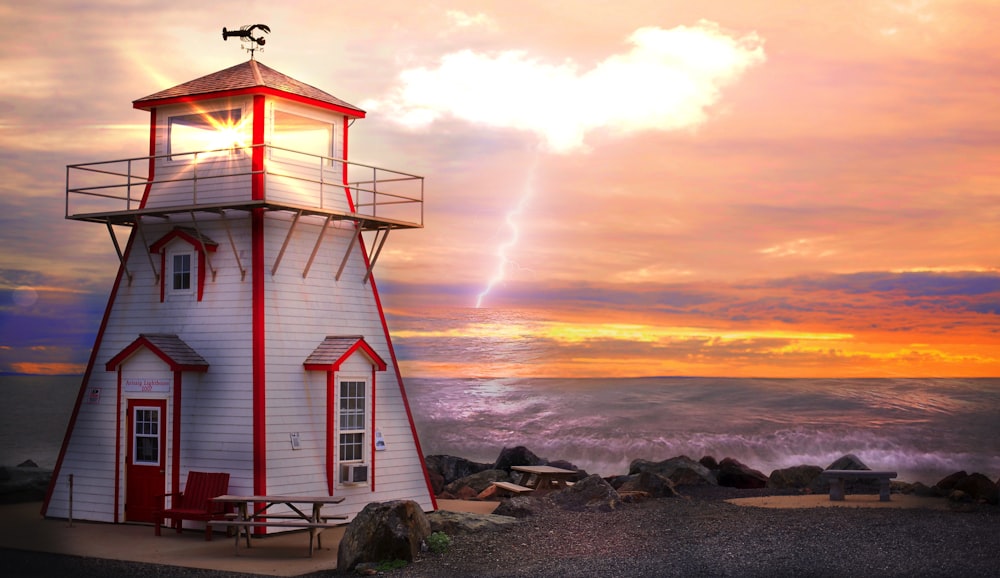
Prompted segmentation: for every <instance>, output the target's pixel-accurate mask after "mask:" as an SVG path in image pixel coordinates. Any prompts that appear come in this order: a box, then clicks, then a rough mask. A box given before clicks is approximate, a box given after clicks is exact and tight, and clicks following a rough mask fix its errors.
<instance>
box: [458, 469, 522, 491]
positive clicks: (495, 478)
mask: <svg viewBox="0 0 1000 578" xmlns="http://www.w3.org/2000/svg"><path fill="white" fill-rule="evenodd" d="M509 481H510V474H509V473H507V472H506V471H504V470H483V471H481V472H478V473H475V474H472V475H470V476H465V477H464V478H461V479H458V480H455V481H454V482H452V483H450V484H448V485H447V486H445V487H444V491H445V492H447V493H449V494H452V495H455V496H460V495H463V494H466V495H472V496H475V495H478V494H479V493H480V492H482V491H483V490H485V489H486V488H488V487H490V485H492V484H493V482H509ZM463 488H469V489H470V490H471V491H470V492H463V491H462V489H463Z"/></svg>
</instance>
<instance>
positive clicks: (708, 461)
mask: <svg viewBox="0 0 1000 578" xmlns="http://www.w3.org/2000/svg"><path fill="white" fill-rule="evenodd" d="M698 463H699V464H701V465H703V466H705V467H706V468H708V469H710V470H717V469H719V462H717V461H716V460H715V458H713V457H712V456H702V458H701V459H700V460H698Z"/></svg>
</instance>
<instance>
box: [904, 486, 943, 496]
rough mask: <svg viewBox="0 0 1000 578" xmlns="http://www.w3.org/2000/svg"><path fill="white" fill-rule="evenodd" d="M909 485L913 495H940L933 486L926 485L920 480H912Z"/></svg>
mask: <svg viewBox="0 0 1000 578" xmlns="http://www.w3.org/2000/svg"><path fill="white" fill-rule="evenodd" d="M910 487H911V488H912V489H913V495H914V496H918V497H921V498H938V497H940V496H939V495H938V493H937V492H935V491H934V488H929V487H927V485H926V484H924V483H922V482H913V483H912V484H911V485H910Z"/></svg>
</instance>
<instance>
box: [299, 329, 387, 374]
mask: <svg viewBox="0 0 1000 578" xmlns="http://www.w3.org/2000/svg"><path fill="white" fill-rule="evenodd" d="M355 351H361V352H362V353H364V354H365V356H367V357H368V359H369V360H371V362H372V365H374V366H375V367H376V368H377V369H378V370H379V371H385V368H386V365H385V361H383V360H382V358H381V357H380V356H379V354H378V353H376V352H375V350H374V349H372V348H371V346H370V345H368V342H367V341H365V338H364V337H362V336H360V335H329V336H327V338H326V339H324V340H323V342H322V343H320V344H319V346H318V347H316V349H315V350H314V351H313V352H312V353H311V354H309V357H308V358H306V360H305V363H304V364H303V365H305V367H306V369H311V370H328V371H336V370H337V369H339V368H340V364H341V363H343V362H344V360H346V359H347V358H348V357H350V355H351V354H352V353H354V352H355Z"/></svg>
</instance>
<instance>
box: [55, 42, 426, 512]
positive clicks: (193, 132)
mask: <svg viewBox="0 0 1000 578" xmlns="http://www.w3.org/2000/svg"><path fill="white" fill-rule="evenodd" d="M133 104H134V107H135V108H137V109H140V110H146V111H149V113H150V124H149V127H150V129H149V130H150V134H149V156H147V157H140V158H134V159H125V160H116V161H108V162H95V163H87V164H80V165H71V166H70V167H68V169H67V192H66V196H67V200H66V216H67V218H69V219H73V220H79V221H88V222H94V223H103V224H105V225H106V226H107V227H108V230H109V231H111V232H112V235H111V238H112V240H113V241H115V239H116V236H115V234H114V227H129V228H130V229H131V231H130V235H129V240H128V244H127V245H126V246H125V247H124V248H121V247H119V245H118V243H117V241H115V248H116V250H117V251H118V254H119V257H120V259H121V265H120V268H119V272H118V276H117V279H116V280H115V283H114V288H113V290H112V293H111V296H110V299H109V301H108V305H107V309H106V311H105V314H104V318H103V320H102V322H101V326H100V329H99V332H98V334H97V339H96V343H95V345H94V349H93V352H92V354H91V357H90V362H89V365H88V367H87V371H86V374H85V376H84V379H83V383H82V385H81V389H80V393H79V396H78V398H77V402H76V406H75V408H74V411H73V414H72V418H71V420H70V423H69V426H68V428H67V432H66V437H65V440H64V442H63V446H62V449H61V452H60V455H59V459H58V463H57V465H56V469H55V473H54V476H53V480H52V484H51V486H50V488H49V492H48V495H47V497H46V500H45V503H44V506H43V514H45V515H46V516H50V517H68V516H69V515H70V514H72V516H73V517H74V518H78V519H88V520H97V521H105V522H142V521H150V520H151V513H152V508H153V504H154V502H153V500H154V496H156V495H158V494H166V493H170V492H173V491H180V490H182V489H183V487H184V482H185V480H186V476H187V473H188V472H190V471H225V472H228V473H229V474H230V493H242V494H254V495H264V494H271V495H275V494H286V495H287V494H294V495H316V494H318V493H322V494H324V495H336V496H339V497H343V498H344V501H343V502H342V503H341V504H339V505H338V506H336V508H337V511H336V512H334V513H338V514H346V515H348V516H353V515H354V514H356V513H357V512H359V511H360V510H361V509H362V508H363V507H364V506H365V504H367V503H369V502H372V501H382V500H388V499H411V500H414V501H416V502H417V503H419V504H420V505H421V507H423V508H424V509H425V510H430V509H434V508H435V507H436V504H435V501H434V497H433V493H432V491H431V489H430V484H429V480H428V477H427V474H426V470H425V468H424V466H423V460H422V458H421V451H420V445H419V441H418V439H417V433H416V430H415V428H414V425H413V420H412V417H411V415H410V410H409V406H408V404H407V400H406V394H405V390H404V388H403V381H402V378H401V376H400V373H399V369H398V367H397V365H396V359H395V354H394V352H393V348H392V343H391V341H390V338H389V331H388V328H387V326H386V321H385V315H384V313H383V309H382V305H381V302H380V300H379V295H378V291H377V288H376V286H375V281H374V279H373V277H372V275H371V273H372V269H373V267H374V265H375V262H376V260H377V258H378V253H379V251H380V249H381V248H382V245H383V244H384V243H385V241H386V238H387V236H388V234H389V233H390V232H391V231H393V230H396V229H409V228H418V227H421V226H422V224H423V213H422V211H423V179H422V178H420V177H417V176H414V175H409V174H405V173H400V172H398V171H391V170H388V169H382V168H378V167H374V166H370V165H360V164H356V163H351V162H349V161H347V151H348V142H349V138H348V137H349V128H350V126H351V124H352V123H353V122H354V121H355V120H356V119H359V118H364V116H365V113H364V111H362V110H360V109H358V108H357V107H355V106H352V105H350V104H348V103H346V102H344V101H342V100H340V99H338V98H336V97H334V96H331V95H330V94H327V93H326V92H323V91H321V90H319V89H317V88H315V87H312V86H310V85H308V84H305V83H302V82H299V81H297V80H295V79H293V78H290V77H288V76H286V75H284V74H282V73H280V72H278V71H276V70H273V69H271V68H268V67H267V66H264V65H263V64H261V63H259V62H257V61H256V60H253V59H251V60H249V61H247V62H244V63H242V64H239V65H237V66H233V67H231V68H228V69H226V70H222V71H219V72H216V73H214V74H209V75H207V76H204V77H202V78H198V79H196V80H192V81H190V82H186V83H184V84H181V85H178V86H175V87H173V88H169V89H167V90H163V91H160V92H157V93H155V94H152V95H150V96H147V97H145V98H141V99H139V100H136V101H135V102H134V103H133ZM366 245H370V248H371V251H369V250H368V249H367V247H366ZM71 476H72V480H73V484H72V495H71V484H70V479H71V478H70V477H71ZM71 504H72V511H70V507H71Z"/></svg>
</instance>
